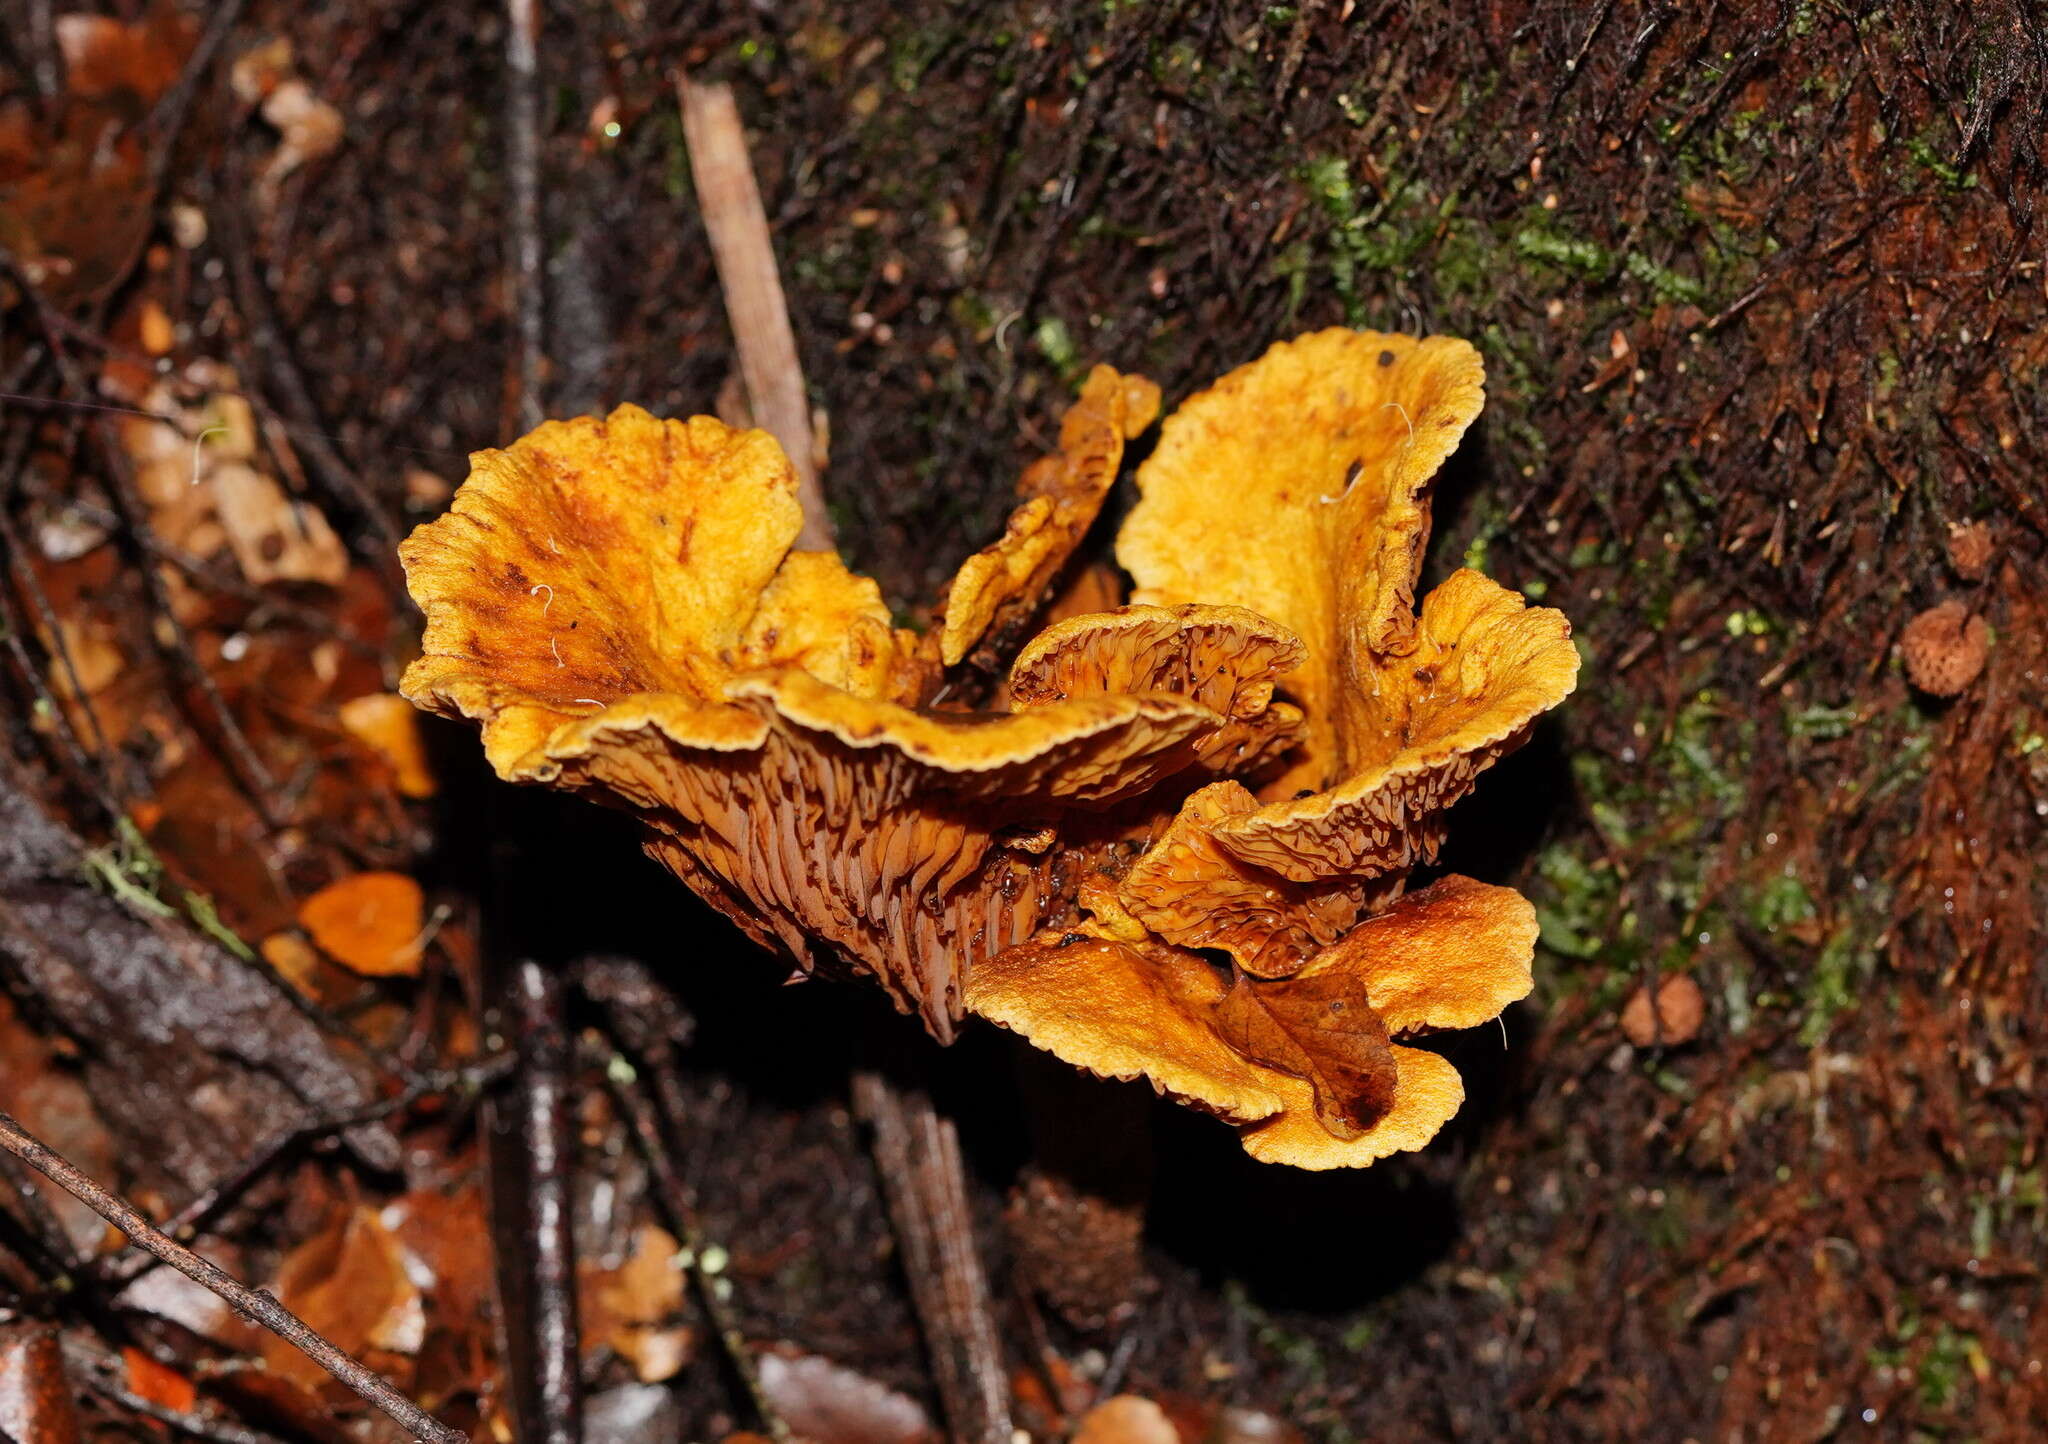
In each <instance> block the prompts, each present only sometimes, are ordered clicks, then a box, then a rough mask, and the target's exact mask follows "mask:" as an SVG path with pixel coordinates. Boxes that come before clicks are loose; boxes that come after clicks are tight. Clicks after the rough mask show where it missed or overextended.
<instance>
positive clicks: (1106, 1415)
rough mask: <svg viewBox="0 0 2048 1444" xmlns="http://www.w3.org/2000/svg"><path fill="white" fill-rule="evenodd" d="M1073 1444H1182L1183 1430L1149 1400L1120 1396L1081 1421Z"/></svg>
mask: <svg viewBox="0 0 2048 1444" xmlns="http://www.w3.org/2000/svg"><path fill="white" fill-rule="evenodd" d="M1073 1444H1180V1430H1178V1429H1176V1428H1174V1427H1173V1420H1171V1419H1169V1418H1167V1417H1166V1411H1165V1410H1164V1409H1162V1408H1160V1407H1159V1406H1158V1405H1157V1404H1155V1403H1153V1402H1152V1401H1151V1400H1150V1399H1141V1398H1139V1397H1138V1396H1137V1395H1136V1394H1119V1395H1117V1396H1116V1397H1115V1398H1113V1399H1105V1400H1103V1401H1102V1402H1101V1403H1100V1404H1097V1405H1096V1406H1095V1407H1094V1408H1093V1409H1090V1410H1089V1411H1088V1412H1087V1413H1086V1414H1084V1415H1083V1416H1082V1417H1081V1426H1080V1427H1079V1428H1078V1429H1076V1430H1075V1431H1074V1438H1073Z"/></svg>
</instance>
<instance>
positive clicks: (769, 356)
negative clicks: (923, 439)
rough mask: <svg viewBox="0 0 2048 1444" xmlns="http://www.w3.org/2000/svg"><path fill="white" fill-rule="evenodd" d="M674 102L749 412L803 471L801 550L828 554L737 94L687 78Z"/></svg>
mask: <svg viewBox="0 0 2048 1444" xmlns="http://www.w3.org/2000/svg"><path fill="white" fill-rule="evenodd" d="M676 95H677V98H678V100H679V101H680V103H681V105H682V109H683V137H684V140H685V141H686V142H687V144H688V146H689V150H690V174H691V176H692V177H693V179H694V180H695V182H696V187H697V208H698V210H699V211H701V212H702V214H703V216H704V229H705V231H706V232H708V233H709V235H710V237H711V255H712V259H713V260H714V261H716V262H717V265H718V283H719V285H720V287H721V288H723V290H724V292H725V313H726V316H727V318H728V319H729V320H730V321H731V324H732V334H733V343H734V345H735V346H736V347H737V348H738V350H739V353H740V375H741V376H742V378H744V379H745V381H746V383H747V402H748V405H749V406H750V407H751V408H752V410H753V413H754V420H755V421H756V422H757V423H759V424H760V426H761V427H762V428H763V429H765V430H766V431H767V432H768V433H769V434H770V435H771V436H773V437H774V438H775V439H776V440H777V441H779V442H781V443H782V449H783V450H784V451H786V452H788V453H789V459H790V461H791V463H792V464H794V465H795V467H796V477H797V499H798V500H799V501H800V502H802V503H803V509H804V525H803V530H802V531H801V532H800V533H798V535H797V540H796V544H797V545H798V546H799V547H802V548H805V549H806V550H811V551H830V550H832V547H833V541H832V522H831V518H830V516H829V515H828V514H827V513H826V510H825V492H824V488H823V485H822V484H821V482H820V480H819V477H818V462H817V457H816V456H815V455H814V454H813V444H812V435H811V402H810V396H809V394H808V393H807V391H806V390H805V387H804V371H803V363H802V362H801V361H800V360H799V359H798V357H797V353H796V333H795V332H794V331H793V330H792V329H791V328H790V324H789V305H788V302H787V301H786V300H785V299H784V298H783V294H782V279H781V277H780V276H778V275H777V274H776V269H775V247H774V244H773V242H772V241H771V240H770V239H769V235H768V213H767V212H766V211H765V210H764V209H763V208H762V205H761V189H760V187H759V186H758V185H756V184H755V182H754V166H753V162H752V161H750V160H749V159H748V157H747V136H746V130H745V128H744V127H743V126H742V125H741V123H740V110H739V105H738V103H737V102H735V101H734V99H733V94H732V87H730V86H727V85H703V84H699V83H698V82H696V81H694V80H691V79H690V78H689V77H688V76H686V75H685V76H678V77H677V78H676Z"/></svg>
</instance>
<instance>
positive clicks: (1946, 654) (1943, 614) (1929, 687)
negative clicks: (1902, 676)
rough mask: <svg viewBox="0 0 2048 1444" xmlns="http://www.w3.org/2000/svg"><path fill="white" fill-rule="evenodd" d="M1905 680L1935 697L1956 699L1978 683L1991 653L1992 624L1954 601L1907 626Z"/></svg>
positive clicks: (1903, 645) (1901, 646)
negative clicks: (1968, 687) (1979, 674)
mask: <svg viewBox="0 0 2048 1444" xmlns="http://www.w3.org/2000/svg"><path fill="white" fill-rule="evenodd" d="M1899 650H1900V651H1901V652H1902V653H1904V654H1905V659H1906V677H1907V679H1908V680H1909V681H1911V682H1912V684H1913V685H1914V686H1915V687H1918V688H1919V689H1920V690H1921V691H1923V692H1925V693H1927V694H1928V695H1929V696H1932V697H1954V696H1956V695H1957V694H1958V693H1960V692H1961V691H1962V690H1963V689H1964V688H1965V687H1967V686H1969V685H1970V684H1971V683H1972V682H1974V681H1976V680H1977V674H1978V673H1979V672H1981V671H1983V670H1984V659H1985V658H1986V657H1987V656H1989V655H1990V652H1991V625H1990V623H1988V622H1986V621H1985V620H1984V619H1983V618H1982V617H1980V616H1973V615H1971V613H1970V609H1969V608H1968V607H1967V606H1965V605H1964V604H1963V603H1962V602H1961V601H1958V600H1956V599H1953V598H1951V599H1950V600H1948V601H1946V602H1942V603H1940V604H1939V605H1937V606H1932V607H1929V608H1928V609H1927V610H1926V611H1924V612H1922V613H1921V614H1920V615H1919V616H1917V617H1915V618H1913V620H1912V621H1910V622H1908V623H1906V631H1905V634H1904V635H1903V636H1902V637H1900V639H1899Z"/></svg>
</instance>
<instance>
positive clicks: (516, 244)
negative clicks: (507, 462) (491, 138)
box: [505, 0, 547, 431]
mask: <svg viewBox="0 0 2048 1444" xmlns="http://www.w3.org/2000/svg"><path fill="white" fill-rule="evenodd" d="M505 20H506V26H505V71H506V80H505V152H506V154H505V162H506V167H507V170H508V171H509V177H508V180H509V186H510V190H511V194H512V205H511V215H510V216H509V217H508V220H509V222H510V225H511V230H512V258H511V265H510V266H509V267H508V272H509V273H508V275H507V277H506V281H507V283H508V285H509V286H510V289H511V293H512V305H513V313H514V320H515V328H514V334H515V335H516V336H517V338H518V343H517V344H518V356H517V358H516V360H517V374H518V378H519V399H518V415H519V426H520V429H521V430H523V431H531V430H532V429H533V428H534V427H536V426H538V425H540V422H541V416H542V414H543V408H542V405H541V388H542V376H543V372H542V369H541V368H542V359H543V357H544V356H545V354H546V345H547V335H546V329H547V328H546V316H547V310H546V297H545V293H544V292H543V290H542V282H543V272H542V264H541V260H542V257H541V234H540V54H539V45H540V0H505Z"/></svg>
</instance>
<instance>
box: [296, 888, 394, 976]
mask: <svg viewBox="0 0 2048 1444" xmlns="http://www.w3.org/2000/svg"><path fill="white" fill-rule="evenodd" d="M424 906H425V903H424V899H423V897H422V895H421V893H420V885H419V884H418V883H416V882H414V881H413V880H412V879H411V878H409V877H407V876H406V875H405V874H404V873H399V872H359V873H357V874H356V875H355V876H353V877H345V878H343V879H342V880H341V881H340V882H336V883H330V884H328V885H327V886H326V887H323V888H322V889H320V891H318V892H316V893H314V894H313V895H312V896H311V897H309V898H307V899H306V900H305V901H304V902H303V903H301V904H299V923H300V925H301V926H302V927H304V928H305V929H306V931H307V932H309V933H311V934H312V935H313V941H314V942H316V943H318V944H319V945H320V947H321V949H322V950H323V951H324V952H326V953H327V955H328V956H329V957H331V958H333V959H334V960H335V961H336V962H338V963H340V964H342V965H343V966H344V967H347V968H350V969H352V970H353V971H355V972H358V973H361V974H363V975H364V976H365V977H372V978H390V977H412V976H414V975H415V974H417V973H418V972H419V970H420V954H421V951H422V938H421V933H422V931H423V929H422V926H421V918H422V914H423V912H424Z"/></svg>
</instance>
